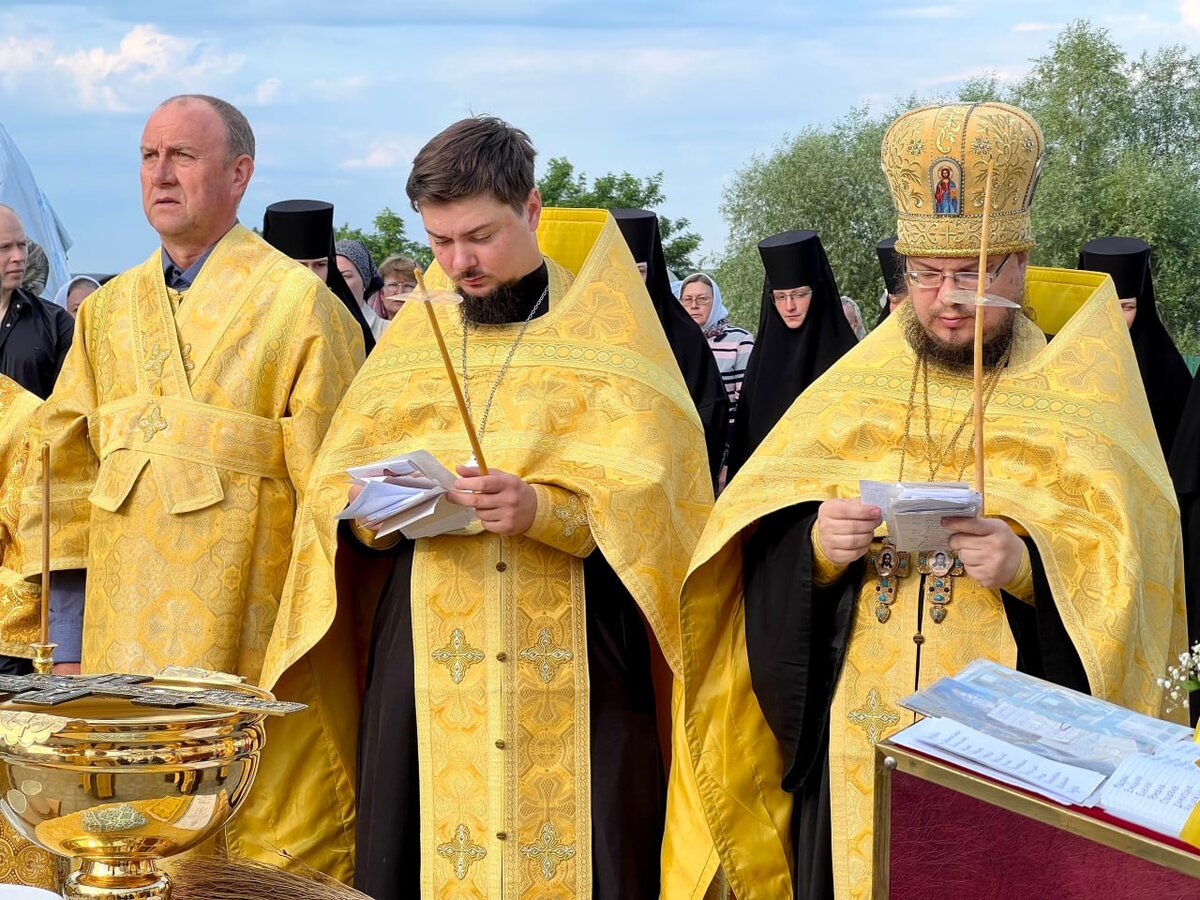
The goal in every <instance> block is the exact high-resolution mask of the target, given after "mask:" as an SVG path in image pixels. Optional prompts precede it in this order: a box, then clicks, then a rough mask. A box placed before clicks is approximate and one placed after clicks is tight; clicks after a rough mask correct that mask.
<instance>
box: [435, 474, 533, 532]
mask: <svg viewBox="0 0 1200 900" xmlns="http://www.w3.org/2000/svg"><path fill="white" fill-rule="evenodd" d="M458 474H459V475H460V476H461V477H460V478H459V479H458V481H456V482H455V483H454V490H453V491H451V492H450V493H448V494H447V495H446V498H447V499H448V500H449V501H450V502H451V503H454V504H457V505H458V506H470V507H473V508H474V509H475V513H476V515H478V516H479V521H480V522H481V523H483V527H484V528H486V529H487V530H488V531H491V532H493V533H494V534H524V533H525V532H526V531H528V530H529V528H530V526H531V525H533V520H534V517H535V516H536V515H537V494H536V493H535V492H534V490H533V488H532V487H531V486H530V485H528V484H526V483H525V482H524V481H522V480H521V479H520V478H518V477H517V476H516V475H510V474H509V473H508V472H501V471H500V470H499V469H491V470H490V471H489V472H488V474H487V475H480V474H479V470H478V469H476V468H473V467H471V466H459V467H458Z"/></svg>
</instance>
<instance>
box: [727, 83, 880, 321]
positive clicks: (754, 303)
mask: <svg viewBox="0 0 1200 900" xmlns="http://www.w3.org/2000/svg"><path fill="white" fill-rule="evenodd" d="M891 118H892V117H891V116H890V115H889V116H873V115H871V113H870V110H869V109H867V108H866V107H862V108H860V109H855V110H852V111H851V112H850V113H848V114H847V115H846V116H845V117H844V118H842V119H840V120H839V121H837V122H835V123H834V124H833V125H832V126H828V127H813V128H807V129H805V130H804V131H802V132H800V134H798V135H796V136H795V137H792V138H787V139H785V140H784V141H783V142H782V143H781V144H780V145H779V146H778V147H776V149H775V150H774V152H772V153H771V154H770V155H768V156H756V157H754V158H753V159H752V160H751V161H750V163H749V164H748V165H746V167H745V168H743V169H742V170H741V171H740V172H739V173H738V174H737V176H736V177H735V178H734V180H733V182H732V183H731V184H730V185H729V187H728V188H727V189H726V191H725V201H724V204H723V205H722V207H721V212H722V214H723V215H724V217H725V219H726V221H727V222H728V223H729V243H728V245H727V247H726V252H725V255H724V256H723V257H722V260H721V263H720V265H719V266H718V267H717V271H716V276H717V283H718V284H719V285H720V286H721V293H722V295H723V296H724V298H725V303H726V306H728V307H729V310H730V314H731V317H732V318H733V320H734V321H735V322H738V323H739V324H741V325H744V326H746V327H748V328H750V329H755V328H757V327H758V314H759V306H760V303H761V299H762V283H763V270H762V263H761V261H760V259H759V255H758V241H759V240H761V239H762V238H764V237H767V236H769V235H772V234H776V233H778V232H781V231H790V230H793V229H806V228H807V229H812V230H814V231H817V232H819V233H820V235H821V243H822V244H823V245H824V247H825V252H826V253H827V254H828V256H829V262H830V265H831V266H832V267H833V270H834V273H835V275H836V277H837V280H838V288H839V289H840V290H841V292H842V293H843V294H845V295H847V296H850V297H854V298H855V299H857V300H859V301H863V302H860V304H859V305H860V306H862V308H863V315H864V316H866V317H867V318H868V321H871V322H873V321H874V320H875V318H876V317H877V316H878V308H877V305H876V304H875V303H874V302H873V301H874V299H875V298H876V297H878V296H879V294H880V292H881V291H882V289H883V283H882V277H881V276H880V274H879V264H878V262H877V261H876V256H875V244H876V242H877V241H879V240H880V239H881V238H883V237H886V236H887V235H889V234H892V233H893V231H894V230H895V227H896V223H895V213H894V212H893V211H892V203H891V198H890V195H889V194H888V191H887V183H886V182H885V181H884V178H883V172H882V171H881V170H880V168H879V145H880V142H881V141H882V140H883V132H884V130H885V129H886V128H887V125H888V122H889V121H890V120H891Z"/></svg>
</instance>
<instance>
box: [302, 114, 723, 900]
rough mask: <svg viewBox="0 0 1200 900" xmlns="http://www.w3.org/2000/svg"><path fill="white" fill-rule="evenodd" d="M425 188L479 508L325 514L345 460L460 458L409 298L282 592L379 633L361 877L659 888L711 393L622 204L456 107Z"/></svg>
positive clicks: (502, 892) (463, 458)
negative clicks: (600, 199) (444, 528)
mask: <svg viewBox="0 0 1200 900" xmlns="http://www.w3.org/2000/svg"><path fill="white" fill-rule="evenodd" d="M409 196H410V198H411V199H412V200H413V202H414V205H415V206H418V207H419V209H420V212H421V215H422V218H423V221H424V224H425V227H426V230H427V231H428V233H429V235H430V239H431V243H432V246H433V250H434V253H435V255H436V257H437V265H435V266H434V267H433V269H432V270H431V271H430V273H429V274H428V276H427V277H426V280H427V282H428V283H429V286H430V287H431V288H442V289H447V288H452V287H453V288H457V290H458V292H459V294H460V295H461V297H462V304H461V306H458V307H456V306H454V305H436V304H435V306H434V307H433V308H434V309H436V310H437V315H438V318H439V321H440V323H441V328H442V329H443V330H444V331H445V335H446V343H447V345H448V346H449V348H450V355H451V358H452V360H453V361H454V365H455V368H456V369H458V370H460V371H461V372H462V373H463V375H462V381H463V388H464V393H465V394H466V395H467V396H468V398H469V405H470V408H471V410H472V416H473V418H474V422H475V424H476V426H477V428H478V430H479V432H480V434H481V435H482V441H481V445H482V450H483V452H484V456H485V461H486V463H487V465H488V466H489V469H490V474H489V475H488V476H480V475H478V470H477V469H476V468H474V467H473V466H471V467H467V466H460V467H459V469H458V471H459V473H460V475H461V476H462V478H461V480H460V482H459V485H458V489H457V490H456V491H455V492H453V493H451V494H450V497H451V498H452V500H453V501H454V502H456V503H458V504H460V505H466V506H471V507H474V509H475V511H476V513H477V514H478V520H477V521H475V522H473V524H472V526H471V527H469V528H468V529H467V530H466V531H464V532H455V533H450V534H443V535H441V536H438V537H431V538H419V539H417V540H408V539H403V538H401V535H400V533H399V532H397V533H396V534H395V535H388V536H386V537H384V538H381V539H378V540H377V539H375V538H374V537H372V536H371V534H370V533H369V532H364V530H363V529H362V528H361V527H355V528H347V527H345V526H343V527H342V529H340V532H339V529H338V528H337V525H336V523H335V521H334V519H333V517H334V515H335V514H337V513H338V512H339V511H340V510H341V509H342V508H343V507H344V506H345V505H346V498H347V486H348V479H347V477H346V474H345V472H346V469H347V468H349V467H351V466H355V465H361V464H365V463H370V462H373V461H376V460H379V459H383V458H386V457H389V456H392V455H395V454H397V453H401V452H406V451H414V450H418V449H425V450H428V451H429V452H431V453H432V454H433V455H434V456H435V457H436V458H437V459H439V460H440V461H441V462H442V463H443V464H444V465H446V466H447V467H454V466H455V465H456V464H462V463H464V462H467V461H468V460H469V459H470V457H471V455H472V454H471V445H470V443H469V441H468V437H467V434H466V432H465V429H464V426H463V422H462V421H461V420H460V417H459V414H458V411H457V408H456V406H455V401H454V395H453V394H452V393H451V385H450V383H449V382H448V379H447V375H446V372H445V369H444V367H443V364H442V360H441V357H440V356H439V353H438V350H437V345H436V343H435V337H434V334H433V332H432V330H431V327H430V324H429V322H428V319H427V313H426V308H425V307H423V306H422V305H420V304H419V303H416V302H411V301H410V302H409V303H407V304H406V305H405V307H404V309H403V310H402V312H401V313H400V315H399V317H398V318H397V320H396V323H395V325H394V326H393V327H391V328H389V329H388V330H387V331H386V332H385V333H384V335H383V338H382V339H381V341H380V343H379V345H378V347H377V348H376V350H375V351H374V353H373V354H372V356H371V358H370V359H369V360H368V361H367V364H366V365H365V366H364V367H363V370H362V371H361V372H360V373H359V376H358V378H357V379H356V381H355V383H354V386H353V387H352V388H351V389H350V392H349V393H348V394H347V395H346V399H345V400H344V401H343V403H342V405H341V406H340V407H339V410H338V413H337V416H336V417H335V419H334V423H333V425H332V426H331V427H330V432H329V436H328V437H327V438H326V442H325V446H324V447H323V448H322V451H321V455H320V457H319V458H318V460H317V464H316V468H315V470H314V474H313V481H312V484H311V485H310V490H309V497H308V502H307V504H306V507H305V510H304V514H303V516H302V518H301V525H300V529H301V530H300V532H299V534H298V537H297V546H296V558H295V561H294V563H293V567H292V574H291V576H290V578H289V584H288V591H287V593H286V596H285V600H284V608H283V609H282V610H281V613H280V621H281V622H283V621H285V617H286V619H287V620H288V621H292V620H294V621H295V623H296V627H297V628H298V629H300V630H304V629H308V628H310V627H311V626H310V623H312V622H314V621H317V622H325V623H335V620H336V618H337V617H338V616H339V615H344V614H345V611H346V609H347V607H350V608H353V606H354V604H355V603H356V602H358V601H361V606H360V607H359V610H358V611H357V615H358V616H359V618H360V620H361V621H364V622H365V623H366V625H367V626H368V627H369V629H370V631H371V640H370V650H369V669H368V672H367V682H366V698H365V702H364V712H363V725H362V732H361V746H360V751H359V760H360V773H359V776H360V791H359V796H358V813H359V814H358V844H357V858H356V884H357V886H358V887H359V888H360V889H361V890H363V891H365V892H366V893H368V894H370V895H371V896H374V897H388V898H391V897H418V896H420V897H424V898H430V900H433V898H447V900H449V898H460V897H476V898H491V900H506V898H511V900H516V898H521V897H540V898H547V900H550V898H563V900H566V898H583V900H590V898H593V897H595V898H603V900H618V898H631V897H639V898H642V897H657V896H658V894H659V884H660V871H659V853H660V847H661V843H662V835H663V816H664V808H665V791H666V784H665V778H664V755H665V754H664V749H665V748H664V747H663V746H662V743H663V741H662V740H660V737H659V735H660V731H659V728H658V722H659V720H662V719H666V718H667V717H668V715H669V713H668V710H669V708H670V700H669V691H665V692H664V693H663V695H662V696H659V697H657V698H656V695H655V689H654V684H655V682H656V681H658V683H659V684H663V683H664V681H665V683H666V684H667V685H669V683H670V670H673V671H674V672H676V673H677V672H678V671H679V668H678V666H679V659H680V657H679V647H680V634H679V627H678V607H677V600H678V591H679V588H680V586H681V585H682V581H683V575H684V572H685V571H686V567H687V563H688V560H689V559H690V554H691V551H692V549H693V548H694V545H695V541H696V539H697V538H698V537H699V533H700V530H701V528H702V527H703V524H704V520H705V518H706V516H707V514H708V512H709V509H710V507H711V503H712V488H711V480H710V477H709V470H708V465H707V455H706V449H705V442H704V435H703V431H702V429H701V426H700V421H699V419H698V417H697V415H696V410H695V405H694V403H693V402H692V400H691V398H690V396H689V394H688V391H687V387H686V385H685V384H684V381H683V378H682V376H681V375H680V371H679V366H678V364H677V363H676V361H675V357H674V355H673V353H672V351H671V347H670V345H669V344H668V342H667V340H666V336H665V335H664V333H663V330H662V326H661V324H660V323H659V320H658V317H657V315H656V314H655V312H654V308H653V305H652V303H651V301H650V299H649V296H648V294H647V293H646V288H645V285H644V283H643V280H642V278H641V275H640V274H639V272H638V270H637V267H636V264H635V262H634V260H633V257H632V256H631V255H630V252H629V250H628V247H627V246H626V244H625V241H624V239H623V238H622V236H621V232H620V230H619V229H618V227H617V226H616V223H615V222H614V220H613V218H612V216H611V215H610V214H609V213H607V212H605V211H601V210H556V209H545V210H544V209H542V208H541V203H540V198H539V196H538V193H537V190H536V188H535V187H534V181H533V147H532V145H531V144H530V143H529V139H528V137H527V136H526V135H525V134H524V133H523V132H520V131H519V130H517V129H515V128H512V126H510V125H507V124H506V123H504V122H501V121H499V120H497V119H491V118H478V119H467V120H464V121H462V122H459V123H456V124H455V125H452V126H450V128H448V129H447V130H446V131H445V132H443V133H442V134H441V135H439V136H438V137H436V138H434V139H433V140H432V141H431V142H430V144H429V145H427V146H426V148H425V149H423V150H422V151H421V153H420V154H418V156H417V159H416V161H415V163H414V168H413V176H412V178H410V181H409ZM460 367H461V368H460ZM369 554H374V555H375V557H374V560H372V559H371V558H369V557H368V555H369ZM372 562H375V563H378V564H379V565H378V568H380V569H381V571H379V572H378V573H377V574H378V576H379V577H377V578H375V579H372V578H371V577H370V576H371V570H372V568H373V567H372V565H371V563H372ZM335 569H336V571H337V574H338V576H340V577H338V578H337V581H336V585H335ZM310 633H311V634H314V635H315V634H316V633H317V632H312V631H310ZM294 647H295V648H296V650H297V651H298V652H299V651H301V650H302V649H303V644H302V643H299V642H294ZM656 660H663V661H665V664H666V665H669V667H670V670H668V669H667V668H665V667H656ZM657 676H665V679H660V678H658V677H657ZM665 733H666V732H665V731H664V732H663V734H664V736H665Z"/></svg>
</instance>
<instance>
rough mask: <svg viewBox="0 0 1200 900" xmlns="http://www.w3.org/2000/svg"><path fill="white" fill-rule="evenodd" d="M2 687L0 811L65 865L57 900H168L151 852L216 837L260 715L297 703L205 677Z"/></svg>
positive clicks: (253, 756)
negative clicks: (68, 867)
mask: <svg viewBox="0 0 1200 900" xmlns="http://www.w3.org/2000/svg"><path fill="white" fill-rule="evenodd" d="M189 675H190V677H189ZM16 682H20V684H19V685H18V684H15V683H16ZM4 694H7V695H8V699H6V700H4V701H3V702H0V809H2V810H3V812H4V814H5V815H6V816H7V817H8V819H9V821H10V822H12V824H13V826H14V827H15V828H16V829H17V830H18V831H19V832H20V833H21V834H22V835H23V836H24V837H26V838H27V839H28V840H30V841H32V842H33V843H35V844H37V845H38V846H40V847H43V848H45V849H46V850H49V851H50V852H52V853H56V854H59V855H61V856H66V857H72V858H74V859H75V860H77V861H78V869H77V871H75V872H73V873H72V874H71V875H70V876H69V877H68V879H67V884H66V886H65V889H64V891H63V896H64V897H65V898H69V900H84V898H88V900H99V898H103V900H165V898H168V897H169V896H170V879H169V877H168V876H167V875H166V874H165V873H163V872H161V871H159V869H158V868H157V865H156V863H157V861H158V860H160V859H163V858H164V857H169V856H173V855H175V854H177V853H182V852H184V851H186V850H190V849H192V848H195V847H197V846H199V845H200V844H202V843H204V842H205V841H209V840H215V839H216V837H217V835H218V834H219V832H220V830H221V828H222V827H223V826H224V825H225V823H226V822H228V821H229V819H230V817H231V816H232V815H234V814H235V812H236V811H237V809H238V807H239V806H240V805H241V803H242V802H243V801H244V800H245V798H246V795H247V792H248V791H249V790H250V786H251V784H252V783H253V781H254V775H255V772H256V771H257V768H258V758H259V752H260V750H261V749H262V746H263V742H264V734H265V732H264V725H263V719H264V717H265V716H266V715H267V714H268V713H283V712H290V711H294V710H295V709H298V708H302V707H299V706H298V705H295V704H277V703H274V702H273V701H274V698H273V697H272V695H271V694H269V693H268V692H266V691H264V690H262V689H260V688H256V687H251V686H249V685H244V684H240V683H237V682H236V681H233V680H228V676H219V675H211V673H188V674H183V673H179V674H176V675H174V676H167V677H158V678H154V679H153V680H149V679H144V678H137V677H131V676H102V677H99V678H86V677H83V678H79V677H76V678H71V677H65V676H43V675H33V676H27V677H26V678H24V679H5V678H4V677H3V676H0V696H3V695H4Z"/></svg>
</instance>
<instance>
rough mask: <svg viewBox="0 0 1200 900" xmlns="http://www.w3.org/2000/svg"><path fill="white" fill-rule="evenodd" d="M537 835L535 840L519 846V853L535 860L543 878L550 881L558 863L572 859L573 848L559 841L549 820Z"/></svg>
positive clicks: (573, 854)
mask: <svg viewBox="0 0 1200 900" xmlns="http://www.w3.org/2000/svg"><path fill="white" fill-rule="evenodd" d="M538 837H539V840H538V841H537V842H535V843H532V844H525V845H524V846H522V847H521V855H522V856H523V857H525V858H526V859H532V860H536V861H537V863H538V871H539V873H540V874H541V876H542V878H543V880H545V881H552V880H553V879H554V876H555V875H557V874H558V867H559V865H560V864H561V863H565V862H566V861H567V860H569V859H574V857H575V848H574V847H572V846H570V845H569V844H564V843H562V842H560V841H559V839H558V832H557V831H556V830H555V828H554V826H553V825H551V824H550V823H549V822H547V823H546V824H545V825H543V826H542V830H541V831H540V832H539V833H538Z"/></svg>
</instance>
